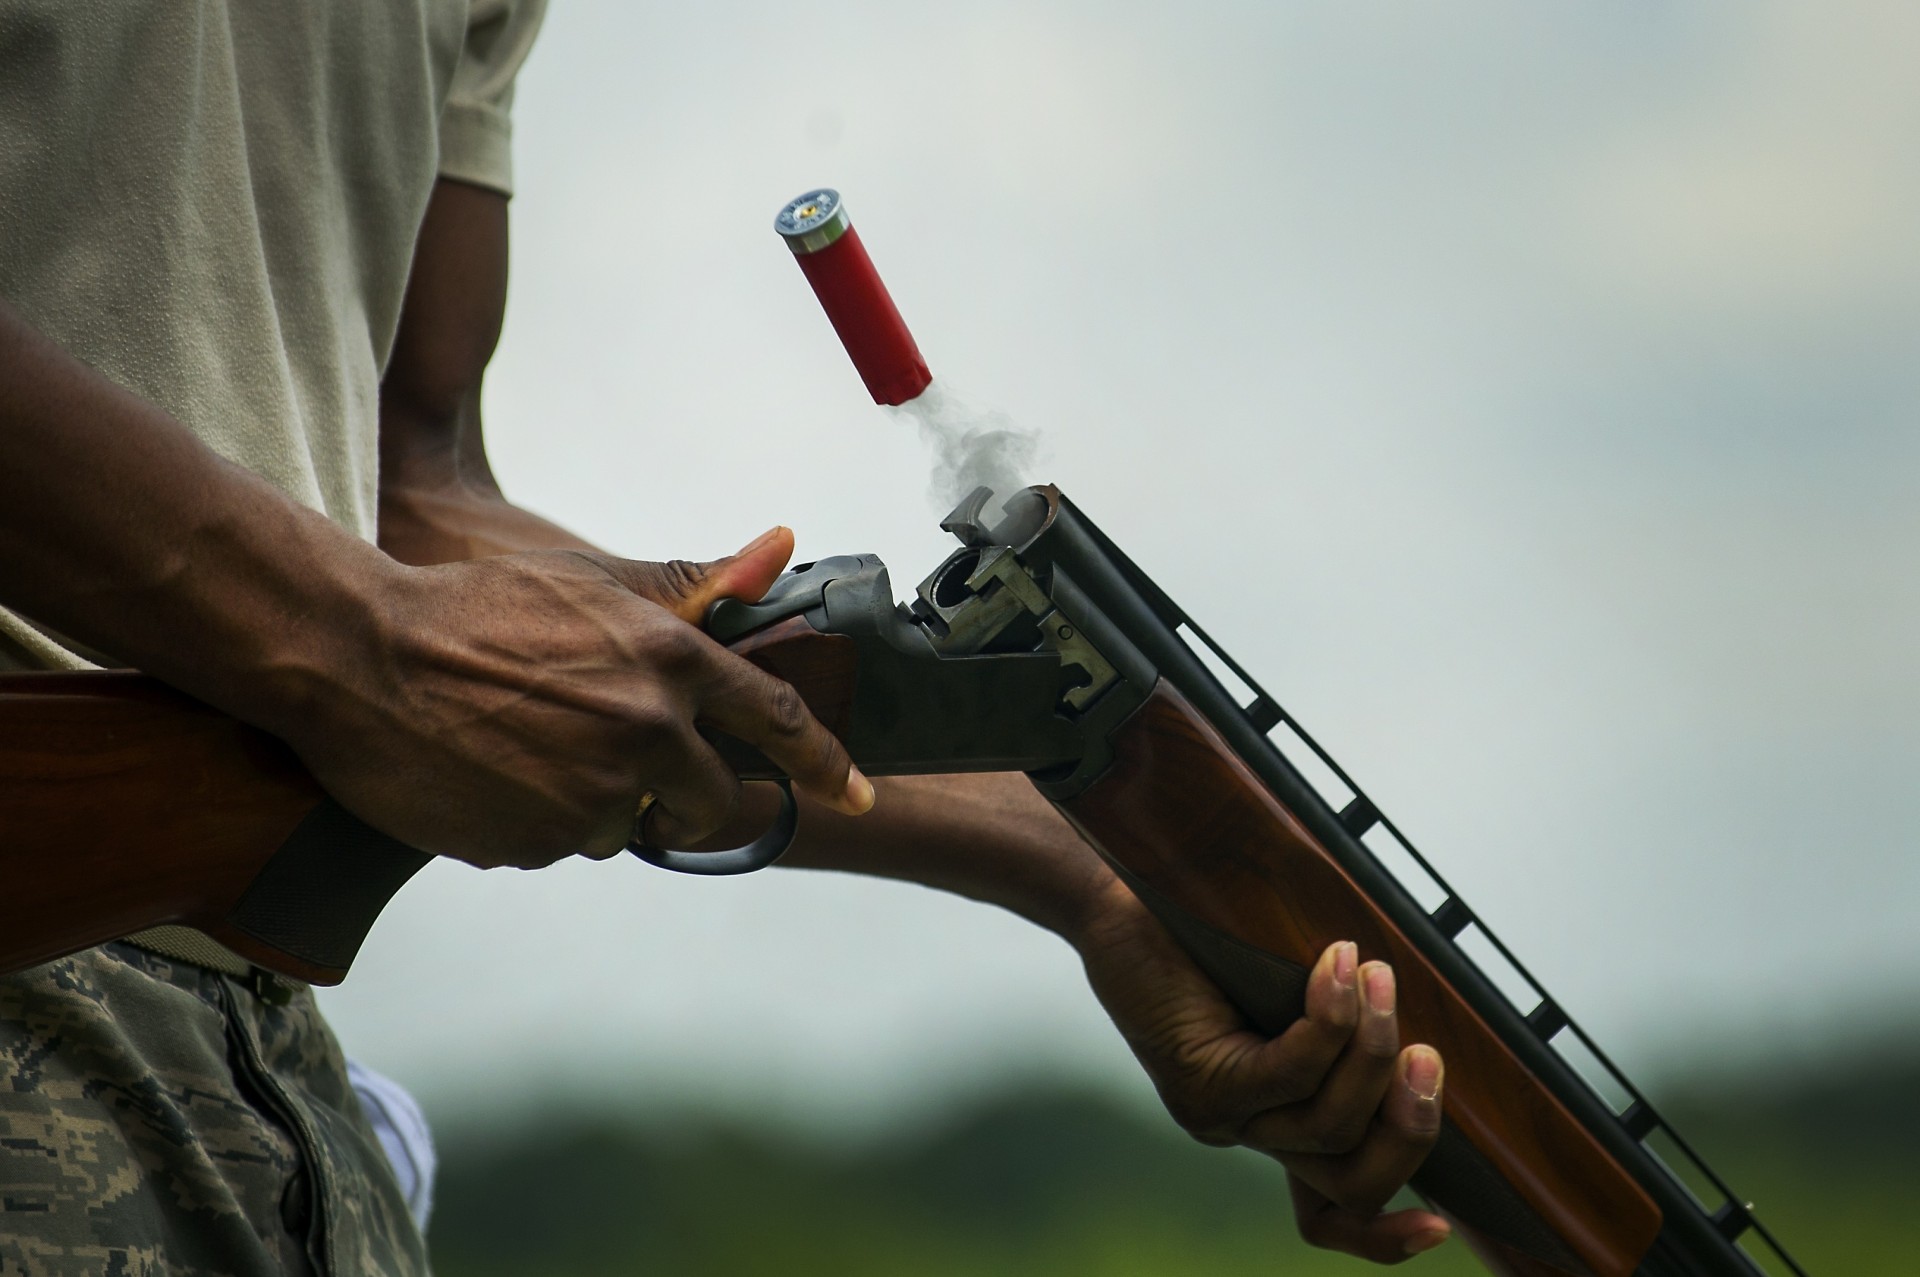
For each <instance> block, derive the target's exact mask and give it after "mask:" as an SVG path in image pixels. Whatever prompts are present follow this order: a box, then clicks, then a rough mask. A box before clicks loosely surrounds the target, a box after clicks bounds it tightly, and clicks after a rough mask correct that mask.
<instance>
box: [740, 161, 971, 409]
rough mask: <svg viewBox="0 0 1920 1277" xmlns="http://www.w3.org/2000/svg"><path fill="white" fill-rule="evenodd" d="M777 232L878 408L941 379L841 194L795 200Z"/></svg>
mask: <svg viewBox="0 0 1920 1277" xmlns="http://www.w3.org/2000/svg"><path fill="white" fill-rule="evenodd" d="M773 228H774V230H776V231H778V232H779V234H780V237H781V238H782V239H784V240H785V241H786V242H787V247H788V248H790V249H792V250H793V255H794V258H795V259H796V260H797V261H798V262H799V263H800V270H801V272H802V273H803V274H804V275H806V277H807V282H808V283H809V284H812V285H813V294H814V296H816V297H818V298H819V299H820V305H821V306H822V307H823V308H824V309H825V310H826V312H827V318H828V319H829V320H831V321H832V322H833V330H834V331H835V332H836V333H839V334H840V344H841V345H843V346H845V347H846V348H847V354H848V356H849V357H851V358H852V360H853V366H854V367H855V368H856V369H858V370H859V372H860V380H861V381H863V382H865V383H866V385H867V392H868V393H869V394H871V395H872V396H873V401H874V402H875V403H878V404H903V403H906V402H907V401H908V400H910V399H917V398H919V396H920V392H921V391H923V390H925V389H926V388H927V387H928V386H929V385H931V384H932V383H933V374H932V373H930V372H928V371H927V361H926V360H925V359H923V358H922V357H921V355H920V347H919V346H918V345H916V344H915V343H914V340H913V334H912V333H911V332H910V331H908V329H907V324H906V321H905V320H904V319H902V318H900V310H899V308H898V307H896V306H895V305H894V304H893V296H892V294H890V293H889V292H887V286H886V284H885V283H883V282H882V281H881V279H880V273H879V272H878V271H876V270H875V269H874V267H873V259H872V258H870V257H868V256H867V249H866V245H864V244H862V243H861V242H860V234H859V232H858V231H856V230H854V229H853V223H852V222H851V221H849V220H848V219H847V206H846V204H845V203H844V202H843V201H842V200H841V198H840V192H838V191H835V190H831V189H828V188H825V187H823V188H821V189H819V190H814V191H808V192H807V193H806V194H805V195H802V196H800V197H799V198H798V199H794V200H791V201H789V202H788V203H787V206H786V207H785V208H782V209H781V210H780V213H779V216H777V217H775V218H774V219H773Z"/></svg>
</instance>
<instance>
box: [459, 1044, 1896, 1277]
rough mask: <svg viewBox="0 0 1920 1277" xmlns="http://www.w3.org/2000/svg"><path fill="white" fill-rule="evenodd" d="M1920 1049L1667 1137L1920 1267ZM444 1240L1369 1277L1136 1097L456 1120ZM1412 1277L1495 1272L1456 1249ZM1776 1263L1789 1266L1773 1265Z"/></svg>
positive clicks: (534, 1264)
mask: <svg viewBox="0 0 1920 1277" xmlns="http://www.w3.org/2000/svg"><path fill="white" fill-rule="evenodd" d="M1916 1046H1920V1043H1914V1042H1888V1043H1879V1044H1874V1045H1871V1046H1860V1047H1858V1049H1855V1050H1850V1051H1848V1052H1847V1053H1846V1054H1845V1055H1839V1054H1836V1055H1835V1056H1834V1057H1833V1058H1831V1059H1829V1060H1827V1061H1825V1062H1824V1063H1823V1065H1822V1066H1819V1067H1811V1068H1810V1067H1807V1066H1805V1065H1802V1066H1799V1067H1796V1068H1794V1069H1792V1070H1783V1071H1766V1070H1761V1071H1758V1072H1752V1071H1750V1072H1748V1073H1746V1074H1745V1075H1744V1076H1742V1077H1741V1079H1740V1080H1739V1082H1738V1083H1737V1084H1734V1085H1733V1086H1732V1087H1731V1088H1729V1087H1728V1085H1727V1084H1726V1083H1724V1082H1721V1083H1710V1082H1708V1081H1707V1080H1706V1079H1704V1078H1696V1079H1693V1080H1692V1081H1688V1080H1687V1079H1675V1080H1674V1081H1672V1082H1671V1083H1669V1084H1668V1085H1666V1086H1663V1087H1661V1088H1659V1091H1660V1093H1661V1094H1662V1095H1664V1096H1665V1097H1666V1098H1665V1100H1664V1103H1663V1105H1662V1106H1663V1108H1664V1110H1665V1111H1666V1113H1667V1115H1668V1117H1669V1120H1670V1121H1671V1122H1673V1124H1674V1125H1675V1126H1676V1127H1677V1128H1678V1129H1679V1130H1680V1131H1681V1133H1682V1134H1683V1135H1684V1136H1686V1137H1687V1138H1688V1139H1689V1140H1690V1141H1691V1142H1692V1143H1693V1144H1694V1145H1695V1147H1696V1149H1698V1150H1699V1151H1700V1152H1701V1153H1702V1154H1703V1156H1705V1157H1706V1158H1707V1160H1708V1161H1709V1162H1710V1163H1712V1164H1713V1165H1714V1167H1715V1169H1717V1170H1718V1171H1720V1172H1721V1174H1722V1175H1723V1177H1725V1178H1726V1179H1727V1180H1728V1181H1729V1182H1730V1183H1731V1184H1732V1186H1733V1187H1734V1189H1735V1190H1736V1191H1737V1192H1739V1193H1741V1194H1742V1195H1744V1196H1745V1197H1747V1198H1748V1199H1750V1200H1752V1201H1754V1202H1755V1203H1756V1205H1757V1207H1758V1208H1759V1213H1760V1215H1761V1217H1762V1218H1763V1219H1764V1220H1765V1221H1766V1222H1767V1224H1768V1225H1769V1227H1771V1228H1772V1229H1773V1231H1774V1233H1775V1235H1776V1236H1778V1237H1779V1238H1780V1239H1781V1241H1782V1242H1783V1243H1784V1244H1785V1245H1786V1246H1787V1247H1788V1249H1789V1250H1790V1251H1792V1252H1793V1253H1794V1255H1795V1257H1796V1258H1797V1259H1799V1261H1800V1262H1801V1263H1802V1264H1803V1265H1804V1266H1805V1267H1806V1268H1807V1269H1808V1270H1809V1271H1810V1272H1812V1273H1815V1274H1826V1275H1830V1277H1910V1275H1911V1274H1913V1273H1914V1272H1916V1271H1920V1260H1916V1258H1915V1254H1914V1248H1913V1245H1912V1242H1911V1241H1910V1240H1909V1239H1908V1238H1907V1237H1906V1236H1905V1233H1904V1230H1903V1229H1902V1228H1900V1227H1899V1226H1898V1224H1897V1221H1898V1220H1900V1219H1901V1218H1903V1217H1906V1216H1908V1215H1910V1213H1911V1203H1912V1201H1913V1199H1914V1195H1915V1193H1916V1192H1920V1168H1916V1166H1915V1163H1914V1157H1913V1148H1914V1145H1915V1140H1916V1137H1920V1117H1917V1116H1916V1114H1915V1111H1914V1108H1913V1105H1912V1104H1911V1103H1910V1101H1909V1097H1910V1096H1912V1095H1913V1094H1915V1093H1916V1091H1917V1090H1920V1054H1917V1053H1916V1051H1915V1049H1914V1048H1915V1047H1916ZM442 1151H443V1154H444V1156H445V1158H446V1161H445V1166H444V1170H443V1174H442V1178H441V1181H440V1189H439V1198H438V1204H437V1206H436V1214H435V1218H434V1222H433V1225H432V1229H431V1240H432V1244H433V1250H434V1259H435V1264H436V1268H437V1271H438V1272H439V1273H440V1274H441V1277H509V1275H511V1277H549V1275H551V1277H560V1275H561V1274H565V1275H567V1277H601V1275H602V1274H605V1275H609V1277H610V1275H612V1274H630V1273H649V1274H689V1275H692V1274H703V1275H704V1274H737V1275H739V1277H760V1275H762V1274H765V1275H767V1277H772V1275H773V1274H784V1275H792V1277H799V1275H804V1274H814V1273H819V1274H829V1273H830V1274H837V1275H839V1277H868V1275H872V1277H880V1275H881V1274H890V1275H891V1274H902V1273H913V1274H925V1275H927V1277H986V1275H987V1274H997V1275H1002V1277H1025V1275H1029V1274H1031V1275H1032V1277H1040V1275H1041V1274H1045V1275H1047V1277H1189V1275H1191V1277H1200V1275H1201V1274H1207V1275H1209V1277H1241V1275H1242V1274H1245V1275H1246V1277H1253V1275H1254V1274H1297V1275H1298V1277H1321V1275H1322V1274H1326V1275H1328V1277H1331V1275H1333V1274H1339V1273H1357V1272H1361V1271H1363V1270H1365V1268H1366V1267H1367V1266H1366V1265H1364V1264H1362V1263H1360V1262H1359V1261H1357V1260H1351V1259H1347V1258H1345V1257H1341V1256H1334V1255H1329V1254H1326V1253H1324V1252H1319V1251H1314V1250H1312V1249H1309V1248H1307V1247H1305V1246H1304V1245H1302V1244H1301V1243H1300V1242H1299V1241H1298V1240H1297V1238H1295V1236H1294V1234H1293V1227H1292V1224H1291V1222H1290V1221H1291V1213H1290V1210H1289V1208H1288V1206H1287V1203H1286V1193H1285V1186H1284V1183H1283V1176H1282V1174H1281V1172H1280V1171H1279V1169H1278V1168H1277V1167H1275V1166H1273V1165H1271V1164H1270V1163H1267V1162H1266V1161H1264V1160H1263V1159H1261V1158H1260V1157H1258V1156H1256V1155H1254V1154H1251V1153H1248V1152H1245V1151H1244V1150H1233V1151H1220V1150H1215V1149H1209V1148H1204V1147H1202V1146H1200V1145H1198V1144H1195V1143H1193V1142H1191V1141H1189V1140H1187V1139H1185V1138H1184V1137H1183V1136H1181V1135H1180V1134H1179V1133H1178V1132H1177V1131H1176V1130H1175V1129H1174V1128H1173V1127H1172V1125H1171V1124H1170V1123H1168V1122H1166V1121H1165V1120H1164V1119H1160V1118H1158V1117H1157V1116H1156V1115H1154V1114H1150V1113H1147V1112H1145V1111H1144V1110H1142V1109H1140V1108H1139V1107H1137V1106H1134V1105H1133V1104H1131V1103H1129V1102H1127V1101H1124V1100H1121V1099H1118V1098H1115V1097H1113V1096H1110V1095H1105V1094H1101V1093H1099V1092H1096V1091H1091V1090H1087V1089H1076V1088H1071V1087H1061V1086H1047V1085H1042V1084H1029V1085H1025V1086H1019V1087H1011V1088H1008V1089H1004V1090H1002V1091H999V1092H998V1093H995V1094H991V1095H986V1096H981V1097H976V1098H975V1099H973V1100H971V1101H969V1102H965V1103H961V1104H957V1105H954V1106H952V1107H950V1108H948V1109H946V1110H945V1111H942V1112H939V1113H937V1114H935V1115H931V1116H929V1117H927V1118H926V1119H924V1120H920V1121H903V1122H900V1123H897V1124H895V1125H893V1126H890V1127H889V1128H887V1129H886V1130H885V1132H884V1133H883V1134H881V1135H879V1136H877V1137H875V1136H869V1137H867V1138H862V1139H853V1140H846V1139H837V1138H835V1137H834V1136H832V1135H831V1134H829V1133H825V1132H822V1131H820V1130H819V1129H817V1128H814V1129H807V1128H803V1127H802V1126H800V1125H797V1124H795V1123H792V1122H790V1121H782V1120H781V1119H779V1118H778V1117H767V1116H762V1117H748V1116H747V1115H746V1114H745V1113H744V1112H739V1111H736V1112H733V1113H722V1112H714V1111H711V1110H708V1111H700V1110H697V1109H687V1110H677V1111H676V1110H673V1109H670V1108H650V1109H646V1108H643V1109H635V1110H633V1111H630V1112H627V1113H625V1114H619V1113H618V1112H617V1111H613V1110H608V1109H605V1108H602V1109H597V1110H593V1111H588V1110H584V1109H580V1110H575V1111H566V1110H564V1109H552V1110H548V1111H545V1112H541V1113H537V1114H536V1113H527V1114H524V1115H521V1117H520V1118H518V1119H517V1120H515V1121H511V1122H506V1123H500V1122H495V1123H489V1124H487V1125H484V1126H474V1125H471V1124H469V1125H465V1126H462V1125H460V1124H459V1123H458V1122H455V1123H453V1124H451V1125H450V1126H449V1127H448V1128H447V1129H446V1130H445V1131H444V1133H443V1150H442ZM1407 1270H1408V1271H1415V1272H1421V1273H1426V1274H1429V1275H1430V1277H1448V1275H1451V1274H1462V1275H1464V1274H1472V1273H1480V1272H1482V1271H1484V1270H1483V1269H1482V1268H1480V1266H1479V1265H1478V1264H1476V1263H1475V1262H1474V1261H1473V1259H1472V1257H1471V1256H1470V1255H1468V1254H1467V1253H1466V1252H1465V1250H1464V1249H1462V1248H1461V1247H1460V1246H1459V1245H1458V1244H1457V1243H1449V1244H1448V1245H1446V1246H1443V1247H1441V1248H1440V1249H1439V1250H1438V1251H1435V1252H1433V1253H1431V1254H1429V1255H1426V1256H1423V1257H1421V1258H1419V1259H1416V1260H1413V1261H1411V1263H1410V1265H1409V1267H1408V1269H1407ZM1780 1271H1784V1270H1780Z"/></svg>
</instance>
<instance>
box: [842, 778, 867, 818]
mask: <svg viewBox="0 0 1920 1277" xmlns="http://www.w3.org/2000/svg"><path fill="white" fill-rule="evenodd" d="M847 804H848V805H849V806H850V807H852V808H853V814H854V815H856V816H858V815H861V814H863V813H865V812H868V811H871V810H872V809H873V782H872V781H870V780H868V779H867V778H866V776H865V775H863V774H862V773H861V771H860V769H859V768H858V767H849V768H848V769H847Z"/></svg>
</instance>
